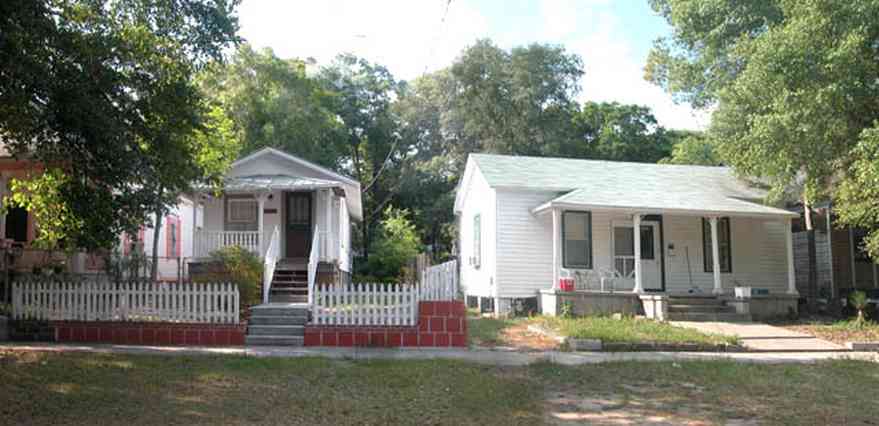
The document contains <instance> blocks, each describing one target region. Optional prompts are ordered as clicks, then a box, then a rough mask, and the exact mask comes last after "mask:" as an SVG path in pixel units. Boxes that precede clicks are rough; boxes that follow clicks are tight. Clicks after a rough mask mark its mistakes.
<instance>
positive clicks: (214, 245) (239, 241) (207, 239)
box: [195, 230, 262, 257]
mask: <svg viewBox="0 0 879 426" xmlns="http://www.w3.org/2000/svg"><path fill="white" fill-rule="evenodd" d="M230 246H240V247H242V248H244V249H245V250H247V251H249V252H251V253H253V254H255V255H257V256H260V255H262V253H260V244H259V232H258V231H208V230H198V231H196V232H195V256H196V257H207V256H210V254H211V252H213V251H215V250H217V249H221V248H224V247H230Z"/></svg>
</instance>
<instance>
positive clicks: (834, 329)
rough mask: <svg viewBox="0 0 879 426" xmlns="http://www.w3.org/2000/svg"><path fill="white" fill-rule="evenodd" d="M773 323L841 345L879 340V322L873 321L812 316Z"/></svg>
mask: <svg viewBox="0 0 879 426" xmlns="http://www.w3.org/2000/svg"><path fill="white" fill-rule="evenodd" d="M773 325H776V326H778V327H783V328H786V329H788V330H792V331H797V332H800V333H805V334H810V335H812V336H815V337H817V338H819V339H823V340H828V341H831V342H833V343H836V344H839V345H845V344H846V342H879V324H877V323H876V322H873V321H867V322H866V323H863V324H858V323H856V322H855V321H851V320H837V319H833V318H829V317H810V318H803V319H801V320H799V321H785V322H778V323H774V324H773Z"/></svg>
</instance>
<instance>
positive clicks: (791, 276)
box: [784, 219, 799, 294]
mask: <svg viewBox="0 0 879 426" xmlns="http://www.w3.org/2000/svg"><path fill="white" fill-rule="evenodd" d="M784 223H785V225H787V230H786V232H785V233H784V243H785V248H786V249H787V294H799V293H797V274H796V271H795V270H794V232H793V226H792V223H791V219H788V220H786V221H785V222H784Z"/></svg>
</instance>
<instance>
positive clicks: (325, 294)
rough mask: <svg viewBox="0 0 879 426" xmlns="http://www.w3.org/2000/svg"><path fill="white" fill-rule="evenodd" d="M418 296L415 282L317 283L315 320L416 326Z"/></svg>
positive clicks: (328, 323) (318, 323) (314, 321)
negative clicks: (412, 283) (413, 283)
mask: <svg viewBox="0 0 879 426" xmlns="http://www.w3.org/2000/svg"><path fill="white" fill-rule="evenodd" d="M418 296H419V295H418V288H417V287H415V286H413V285H411V284H349V285H334V284H316V285H315V286H314V305H312V315H313V321H312V322H313V323H314V324H317V325H399V326H412V325H416V324H417V318H418V301H419V297H418Z"/></svg>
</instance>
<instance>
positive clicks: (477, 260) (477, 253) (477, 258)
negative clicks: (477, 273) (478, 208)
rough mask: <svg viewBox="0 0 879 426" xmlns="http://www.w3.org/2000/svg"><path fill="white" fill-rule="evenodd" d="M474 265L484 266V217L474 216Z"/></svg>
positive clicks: (477, 266)
mask: <svg viewBox="0 0 879 426" xmlns="http://www.w3.org/2000/svg"><path fill="white" fill-rule="evenodd" d="M473 266H474V267H476V268H477V269H478V268H479V267H480V266H482V217H481V216H480V215H476V216H473Z"/></svg>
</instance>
